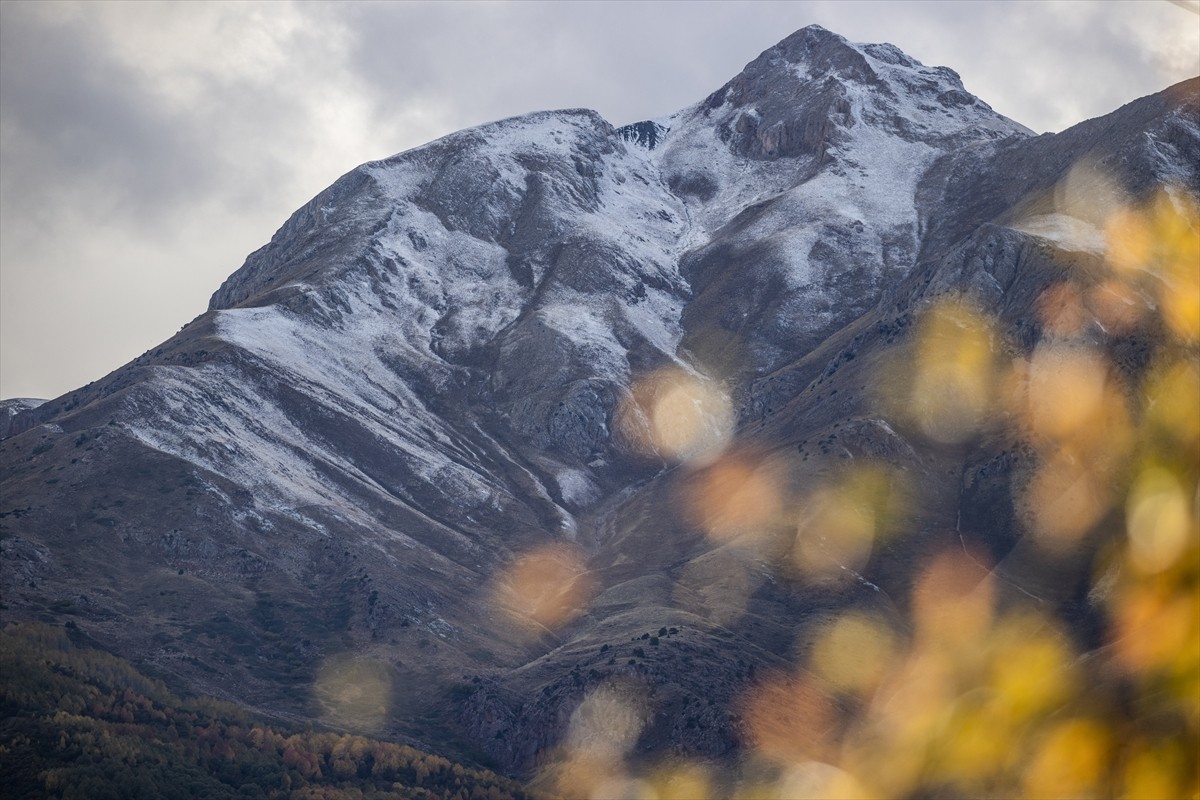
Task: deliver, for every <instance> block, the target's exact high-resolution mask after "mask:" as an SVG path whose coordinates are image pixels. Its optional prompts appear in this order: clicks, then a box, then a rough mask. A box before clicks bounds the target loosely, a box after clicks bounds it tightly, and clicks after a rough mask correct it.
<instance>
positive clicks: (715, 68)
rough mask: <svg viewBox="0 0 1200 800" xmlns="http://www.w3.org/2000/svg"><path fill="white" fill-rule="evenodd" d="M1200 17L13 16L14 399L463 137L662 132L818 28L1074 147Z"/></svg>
mask: <svg viewBox="0 0 1200 800" xmlns="http://www.w3.org/2000/svg"><path fill="white" fill-rule="evenodd" d="M1198 8H1200V2H1196V0H1177V1H1175V2H1172V1H1171V0H1135V1H1134V2H1087V1H1086V0H1070V1H1068V2H982V1H973V2H961V3H957V2H901V1H900V0H888V1H887V2H881V3H876V2H845V1H844V0H835V1H832V2H788V3H770V2H761V3H754V2H735V3H720V2H704V3H685V2H666V3H655V2H642V3H620V2H613V1H612V0H609V1H608V2H603V3H594V4H593V3H587V2H571V3H540V2H520V3H508V2H486V3H469V2H457V3H395V4H389V3H382V2H375V3H363V4H353V3H337V4H323V3H318V2H304V3H288V2H269V3H262V4H257V3H253V2H231V3H221V2H209V3H164V4H156V3H152V2H145V1H139V2H131V3H117V2H111V3H110V2H98V1H96V0H89V1H88V2H82V3H71V2H25V1H23V0H0V398H7V397H26V396H32V397H54V396H57V395H59V394H61V393H63V392H66V391H69V390H70V389H73V388H76V387H78V386H80V385H82V384H84V383H87V382H88V381H91V380H95V379H97V378H99V377H101V376H103V375H104V374H106V373H108V372H109V371H111V370H113V369H115V368H116V367H118V366H120V365H121V364H123V363H125V362H126V361H128V360H130V359H132V358H134V357H136V356H137V355H138V354H139V353H141V352H142V351H144V350H146V349H149V348H151V347H153V346H154V345H156V344H157V343H159V342H161V341H163V340H164V339H166V338H168V337H170V336H171V335H172V334H173V333H174V332H175V331H176V330H177V329H178V328H179V327H180V326H182V325H183V324H184V323H186V322H188V321H189V320H191V319H192V318H193V317H195V316H196V315H197V314H199V313H201V312H202V311H203V310H204V309H205V307H206V304H207V302H208V297H209V295H210V294H211V293H212V292H213V291H214V290H215V289H216V288H217V287H218V286H219V285H220V283H221V281H222V280H223V279H224V278H225V277H226V276H227V275H229V274H230V273H231V272H233V271H234V270H235V269H237V267H238V266H240V264H241V263H242V260H243V259H244V258H245V256H246V255H247V254H248V253H250V252H251V251H252V250H254V249H256V248H257V247H259V246H261V245H262V244H264V243H265V242H266V241H267V240H268V239H269V238H270V236H271V234H272V233H273V232H274V231H275V229H276V228H278V227H279V226H280V225H281V224H282V223H283V221H284V220H285V219H286V218H287V217H288V215H289V214H290V213H291V212H292V211H293V210H295V209H296V208H298V207H299V206H300V205H302V204H303V203H304V202H305V201H307V200H308V199H309V198H310V197H312V196H313V195H314V194H316V193H317V192H318V191H320V190H321V189H322V188H324V187H325V186H327V185H328V184H329V183H331V182H332V181H333V180H334V179H335V178H337V177H338V176H339V175H340V174H342V173H344V172H346V171H347V170H349V169H351V168H353V167H354V166H355V165H357V164H359V163H361V162H363V161H367V160H370V159H376V158H382V157H385V156H388V155H390V154H392V153H395V152H399V151H401V150H405V149H408V148H410V147H414V146H416V145H419V144H422V143H424V142H427V141H429V140H431V139H435V138H437V137H439V136H442V135H444V134H446V133H450V132H451V131H454V130H458V129H460V128H464V127H467V126H471V125H476V124H479V123H482V122H487V121H490V120H494V119H499V118H502V117H507V116H512V115H515V114H521V113H524V112H527V111H534V110H538V109H546V108H564V107H581V106H582V107H589V108H594V109H596V110H598V111H599V112H600V113H601V114H602V115H604V117H605V118H607V119H608V120H609V121H611V122H613V123H616V124H623V123H626V122H633V121H636V120H639V119H645V118H648V117H654V116H659V115H662V114H665V113H669V112H672V111H674V110H676V109H678V108H681V107H683V106H685V105H688V104H690V103H692V102H695V101H697V100H699V99H701V98H703V97H704V96H706V95H707V94H708V93H710V92H711V91H713V90H714V89H716V88H717V87H719V86H720V85H721V84H723V83H724V82H725V81H726V80H728V79H729V78H730V77H732V76H733V75H735V74H737V72H738V71H740V69H741V68H742V66H743V65H745V64H746V63H747V62H748V61H750V60H752V59H753V58H754V57H755V56H756V55H758V53H759V52H761V51H762V50H764V49H766V48H767V47H769V46H771V45H772V44H774V43H775V42H776V41H778V40H779V39H782V38H783V37H784V36H786V35H787V34H788V33H790V32H792V31H793V30H796V29H797V28H800V27H803V26H804V25H807V24H810V23H814V22H815V23H819V24H821V25H824V26H825V27H826V28H829V29H831V30H834V31H836V32H838V33H841V34H843V35H844V36H846V37H847V38H849V39H851V40H853V41H863V42H879V41H889V42H892V43H894V44H896V45H898V46H899V47H900V48H901V49H903V50H905V51H906V52H908V53H909V54H910V55H912V56H914V57H916V58H918V59H920V60H921V61H923V62H924V63H926V64H945V65H948V66H951V67H953V68H954V69H956V70H957V71H958V72H959V73H960V74H961V75H962V77H963V81H964V83H965V84H966V87H967V89H968V90H970V91H972V92H974V93H975V94H976V95H978V96H980V97H981V98H983V99H984V100H985V101H987V102H988V103H990V104H991V105H992V106H993V107H994V108H995V109H996V110H998V111H1000V112H1001V113H1004V114H1006V115H1008V116H1010V117H1012V118H1014V119H1016V120H1017V121H1019V122H1022V123H1024V124H1025V125H1027V126H1029V127H1031V128H1033V129H1035V130H1038V131H1043V130H1049V131H1056V130H1061V129H1063V128H1065V127H1068V126H1070V125H1072V124H1074V123H1076V122H1078V121H1080V120H1083V119H1086V118H1089V117H1093V116H1097V115H1099V114H1104V113H1107V112H1108V111H1111V110H1112V109H1114V108H1116V107H1117V106H1119V105H1121V104H1123V103H1126V102H1128V101H1130V100H1133V99H1135V98H1137V97H1140V96H1142V95H1146V94H1150V93H1152V92H1155V91H1158V90H1160V89H1162V88H1165V87H1166V86H1167V85H1169V84H1172V83H1175V82H1177V81H1180V80H1183V79H1185V78H1188V77H1192V76H1194V75H1196V74H1197V73H1200V24H1198V20H1200V16H1198V11H1197V9H1198Z"/></svg>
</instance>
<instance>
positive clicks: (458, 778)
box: [0, 624, 532, 800]
mask: <svg viewBox="0 0 1200 800" xmlns="http://www.w3.org/2000/svg"><path fill="white" fill-rule="evenodd" d="M72 632H73V631H72V630H71V629H70V628H56V627H49V626H46V625H41V624H21V625H17V624H10V625H8V626H7V627H6V628H4V629H3V631H0V676H2V677H0V785H3V786H4V795H5V797H7V798H11V800H19V799H20V798H44V797H49V798H63V799H64V800H69V799H70V798H79V799H80V800H84V799H85V798H86V800H104V798H187V797H195V798H246V799H247V800H249V798H284V797H286V798H330V799H331V800H332V798H384V797H387V798H413V800H417V799H418V798H419V799H421V800H426V799H431V798H464V799H466V798H487V800H500V799H501V798H514V799H515V798H528V797H531V796H532V795H531V794H530V793H529V792H527V791H526V790H524V789H523V788H522V787H521V786H520V785H519V784H517V783H515V782H513V781H511V780H509V779H507V778H503V777H500V776H498V775H494V774H492V773H490V772H485V771H481V770H476V769H468V768H465V767H462V766H459V765H457V764H452V763H451V762H449V761H447V760H446V759H444V758H439V757H437V756H432V755H428V754H426V753H422V752H420V751H417V750H414V749H413V748H411V747H406V746H404V745H398V744H394V743H390V742H381V741H376V740H373V739H367V738H364V737H362V736H349V735H342V734H337V733H330V732H325V731H314V730H311V729H309V730H289V729H285V728H282V727H280V726H279V725H278V724H267V723H265V722H264V721H262V720H260V719H256V718H254V717H253V716H251V715H249V714H247V713H246V712H245V711H243V710H241V709H239V708H237V707H236V706H233V705H230V704H227V703H223V702H220V701H217V700H213V699H211V698H195V699H183V698H179V697H176V696H175V695H173V694H172V693H171V692H170V691H169V690H168V689H167V688H166V686H165V685H163V684H162V683H161V682H159V681H157V680H154V679H151V678H148V677H146V676H144V675H142V674H141V673H139V672H138V671H137V670H136V669H134V667H133V666H132V665H130V664H129V663H128V662H126V661H123V660H121V659H119V658H116V657H115V656H112V655H110V654H108V653H105V652H102V651H99V650H95V649H91V648H88V647H84V646H80V645H78V644H76V643H75V642H73V641H72V636H71V634H72Z"/></svg>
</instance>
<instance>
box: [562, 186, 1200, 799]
mask: <svg viewBox="0 0 1200 800" xmlns="http://www.w3.org/2000/svg"><path fill="white" fill-rule="evenodd" d="M1097 187H1100V188H1103V190H1104V191H1100V189H1098V188H1097ZM1057 194H1058V195H1060V196H1059V197H1057V201H1058V202H1060V205H1061V207H1060V208H1058V210H1059V211H1060V212H1062V213H1064V214H1066V215H1068V216H1071V217H1072V218H1073V219H1075V220H1077V221H1078V222H1079V226H1078V227H1079V228H1080V229H1081V230H1084V231H1085V232H1086V231H1091V232H1094V234H1095V237H1094V238H1097V239H1099V240H1100V241H1102V242H1103V243H1104V250H1103V255H1101V254H1100V253H1098V252H1096V251H1095V250H1088V251H1087V252H1088V255H1086V256H1081V255H1080V251H1079V250H1078V249H1076V247H1075V243H1067V244H1068V246H1067V247H1066V249H1067V250H1070V251H1071V252H1070V254H1069V257H1065V258H1064V259H1062V266H1063V273H1062V275H1060V276H1059V277H1055V278H1052V281H1051V282H1050V283H1049V284H1048V285H1045V286H1043V288H1042V289H1041V291H1040V295H1039V296H1038V297H1036V299H1035V301H1034V303H1033V306H1032V310H1033V312H1034V314H1035V315H1036V318H1035V319H1032V320H1022V325H1031V326H1032V328H1033V330H1034V331H1036V336H1035V337H1034V340H1033V341H1032V343H1030V342H1029V340H1028V339H1026V340H1025V341H1026V343H1025V344H1024V345H1022V344H1019V343H1017V342H1015V341H1011V340H1010V339H1009V338H1008V334H1007V333H1006V331H1007V328H1006V323H1005V321H1004V320H1003V319H1001V318H1000V317H999V316H997V315H995V314H993V313H991V312H990V311H988V310H986V309H985V308H983V307H982V305H981V304H980V303H979V302H978V301H977V300H976V299H975V298H973V297H969V296H960V295H953V294H943V295H941V296H938V297H934V298H931V299H929V300H927V301H926V303H925V305H924V306H923V307H922V308H920V309H918V311H917V315H916V319H915V324H914V325H912V326H911V329H910V330H909V333H908V334H907V335H906V337H905V338H904V339H902V340H901V341H900V342H899V343H897V344H896V346H895V347H894V349H893V350H892V351H891V352H890V353H889V354H887V355H886V356H885V358H884V359H883V362H882V364H881V366H880V367H879V371H878V372H877V374H876V384H877V385H880V386H883V387H885V388H884V389H882V390H880V392H879V397H878V408H877V411H878V414H879V416H880V418H881V419H883V420H886V421H887V422H889V423H890V424H891V425H892V426H894V428H895V429H898V430H901V431H903V432H904V434H905V435H906V437H907V438H908V440H909V441H911V442H912V443H913V444H914V445H915V446H916V447H918V448H920V447H924V448H926V450H927V452H929V453H940V454H942V455H941V457H942V458H944V459H951V458H954V457H955V456H954V455H952V454H954V453H957V454H959V456H958V457H961V458H963V459H965V460H966V461H967V462H969V461H970V459H971V458H972V457H973V455H972V454H973V453H979V452H983V451H982V450H979V449H978V448H981V447H991V448H993V449H992V451H991V452H993V453H994V452H995V448H997V447H999V448H1001V449H1006V452H1007V453H1008V454H1009V456H1008V457H1010V458H1012V459H1013V463H1016V464H1018V467H1017V468H1016V470H1015V472H1014V479H1013V480H1012V482H1011V493H1012V497H1011V508H1012V509H1013V513H1014V514H1015V518H1014V519H1012V520H1011V523H1012V524H1013V525H1014V526H1015V527H1016V528H1018V529H1019V531H1020V534H1021V536H1020V537H1019V538H1020V541H1019V542H1018V546H1019V547H1020V548H1021V553H1022V555H1021V557H1020V558H1021V559H1023V560H1022V561H1021V563H1023V564H1026V565H1028V564H1036V565H1037V569H1038V570H1040V577H1039V578H1038V580H1046V576H1050V577H1049V580H1051V581H1054V580H1060V581H1070V580H1073V579H1072V578H1070V577H1069V576H1070V575H1072V574H1075V573H1079V574H1082V575H1083V576H1084V578H1085V581H1086V584H1087V585H1086V586H1085V587H1084V592H1083V593H1084V594H1086V597H1087V609H1086V610H1084V611H1080V609H1079V608H1078V607H1075V608H1073V609H1069V608H1067V607H1066V606H1056V603H1053V602H1050V603H1047V602H1044V601H1042V600H1040V599H1039V598H1037V597H1034V595H1033V594H1031V593H1030V592H1028V591H1026V590H1025V589H1024V588H1022V587H1020V586H1019V585H1017V584H1019V583H1020V581H1021V579H1022V578H1021V576H1020V575H1019V574H1012V575H1004V574H1003V572H1001V571H998V570H996V568H995V565H994V563H992V561H991V558H992V556H991V555H988V554H985V553H981V552H976V551H975V550H974V549H973V548H972V547H969V546H968V544H967V540H966V538H964V536H963V533H962V531H961V530H957V529H956V531H955V533H956V534H957V535H956V536H955V537H954V538H955V539H956V540H957V541H956V543H955V545H954V546H952V547H951V548H949V549H947V550H945V551H944V552H941V553H940V554H939V555H937V556H936V557H934V558H933V559H932V560H926V561H924V562H922V563H918V564H917V565H915V566H914V567H913V569H915V571H916V573H917V574H915V575H913V576H911V578H912V581H911V591H910V593H909V597H908V598H906V600H907V602H906V603H905V602H903V601H902V602H900V603H899V605H900V606H901V608H904V609H906V610H907V611H906V614H907V618H906V619H902V620H899V624H898V620H897V619H896V618H889V619H885V618H884V617H882V616H878V615H877V614H876V613H874V612H872V611H870V610H867V609H864V608H857V607H850V608H848V609H845V610H843V611H842V612H840V613H839V614H837V615H835V616H834V617H833V618H832V619H831V620H829V621H828V623H827V624H824V625H823V626H821V629H820V630H819V631H818V632H817V633H816V635H815V638H814V639H813V641H812V642H810V643H809V645H808V646H807V647H805V648H804V649H803V650H802V651H801V653H800V656H799V657H798V659H797V661H796V663H794V664H793V666H792V667H791V668H790V669H788V670H782V671H777V672H775V673H774V674H766V675H760V676H759V678H758V680H756V681H754V682H753V685H751V686H749V687H748V688H747V689H746V690H745V691H744V692H743V696H742V698H741V700H740V702H739V703H737V708H735V713H736V714H737V718H738V720H739V723H738V724H739V725H740V727H741V731H742V734H743V736H744V741H745V743H746V744H747V745H748V747H747V748H746V750H747V752H746V757H745V759H744V760H743V763H742V764H741V766H740V769H739V770H735V772H734V773H733V774H730V773H729V772H728V770H723V769H717V768H716V767H717V765H714V764H704V763H698V762H689V761H687V760H679V759H671V760H667V761H664V762H662V763H661V764H660V765H659V766H658V767H650V768H648V767H647V766H646V765H645V762H644V761H640V762H638V761H636V759H634V758H633V757H632V754H633V751H634V747H635V745H636V741H637V738H638V735H639V733H640V731H641V729H642V727H641V726H642V724H643V723H644V721H645V719H647V718H648V715H650V714H652V711H651V710H648V709H647V708H645V703H644V697H642V696H640V695H638V694H637V692H636V691H635V690H634V689H629V690H627V691H625V692H620V691H614V690H613V688H612V687H611V686H602V687H601V688H600V689H597V690H595V692H594V693H593V694H592V695H591V696H589V697H588V698H587V699H586V700H585V701H584V703H583V705H581V706H580V709H586V711H587V713H586V714H585V713H582V712H579V713H577V715H576V716H575V717H573V718H572V721H571V735H570V736H569V737H568V742H567V746H566V747H565V748H564V752H563V755H562V758H561V760H560V761H559V762H557V763H556V764H553V765H551V767H550V768H549V769H547V770H546V771H545V773H544V774H543V776H541V777H540V779H539V780H540V781H542V782H544V783H545V785H547V786H549V787H552V788H553V789H554V790H556V791H558V792H561V793H563V794H565V795H568V796H584V797H596V798H600V797H632V798H645V799H646V800H657V799H661V798H669V797H692V798H703V797H724V796H736V797H745V798H768V797H775V798H820V799H821V800H828V799H830V798H899V797H1001V798H1018V797H1025V798H1066V797H1073V798H1098V797H1121V798H1160V799H1163V800H1165V799H1167V798H1200V766H1198V762H1200V756H1198V754H1200V529H1198V521H1200V484H1198V479H1200V211H1198V208H1200V207H1198V205H1197V203H1196V201H1195V200H1194V199H1193V198H1191V197H1190V196H1189V195H1187V194H1186V193H1184V192H1182V191H1179V190H1174V189H1172V190H1170V191H1160V192H1158V193H1157V194H1155V195H1154V196H1152V197H1150V198H1148V199H1144V200H1143V201H1140V202H1135V201H1133V200H1131V199H1130V198H1128V197H1125V196H1123V195H1121V194H1120V192H1119V190H1118V189H1116V187H1115V183H1114V182H1113V181H1109V180H1104V179H1103V176H1102V175H1100V176H1098V175H1097V174H1096V172H1095V168H1094V167H1092V166H1091V165H1086V164H1085V165H1082V166H1081V167H1080V168H1079V169H1076V170H1073V171H1072V173H1071V175H1069V176H1068V178H1067V179H1066V180H1065V181H1064V183H1063V186H1061V187H1060V191H1058V192H1057ZM1089 235H1090V234H1089ZM1043 252H1052V250H1044V251H1043ZM1048 274H1051V275H1053V270H1051V271H1049V272H1048ZM1063 275H1065V277H1063ZM690 380H691V382H689V381H682V380H680V381H676V382H674V383H672V384H671V385H670V386H671V391H672V392H673V393H674V394H672V395H671V397H672V402H673V403H675V404H676V405H678V406H679V407H680V408H682V409H684V410H686V411H687V412H688V414H686V415H683V416H685V417H686V420H685V421H686V422H687V424H679V425H676V426H674V427H669V426H665V425H663V424H659V425H658V427H669V430H670V432H671V436H672V437H673V438H672V440H671V446H670V447H669V448H666V447H664V446H662V445H661V443H657V440H656V439H655V435H654V430H655V424H656V423H655V414H659V415H660V416H662V415H663V414H665V412H662V406H661V405H655V403H656V402H657V400H658V397H659V395H661V394H662V387H661V384H662V382H663V378H662V376H661V374H656V375H654V376H651V379H648V380H647V381H646V382H645V383H644V385H642V388H641V392H642V394H641V395H637V396H635V400H636V401H637V402H636V405H637V407H638V408H639V409H642V410H643V413H642V414H641V415H640V416H637V417H636V420H637V421H639V423H640V428H638V430H642V431H649V433H645V434H643V436H642V441H650V442H652V443H656V447H651V446H646V447H645V449H646V450H647V451H648V452H649V451H652V450H655V451H657V452H659V453H664V452H665V453H667V455H668V456H671V455H672V454H675V453H690V452H693V451H702V452H703V453H704V458H703V459H702V460H701V461H699V462H687V460H686V459H685V458H680V457H673V458H668V459H667V460H668V461H670V460H675V461H683V462H684V463H683V464H682V466H681V469H682V470H683V473H684V475H683V477H682V479H681V481H682V482H683V484H684V486H685V490H684V491H683V493H682V497H683V503H684V506H683V512H684V515H685V517H686V518H687V519H688V521H689V522H690V523H691V524H692V526H693V527H694V528H695V529H696V530H697V531H698V532H699V533H703V534H705V535H707V536H708V537H710V539H712V540H713V542H714V543H715V544H717V545H719V546H731V545H735V546H738V547H741V548H746V549H749V550H751V551H755V552H757V553H762V554H764V555H763V557H764V558H765V557H767V555H766V554H767V552H768V551H767V549H766V548H764V547H763V546H762V544H761V543H762V542H763V541H765V538H766V532H767V531H771V530H774V531H778V530H779V529H780V528H781V527H782V528H784V529H789V530H791V531H793V532H794V533H793V534H792V535H793V536H794V539H792V540H791V541H793V544H792V546H791V547H790V558H786V559H783V560H781V561H779V562H778V563H776V564H775V565H774V568H776V569H778V570H782V571H783V572H784V573H785V574H787V573H790V574H791V575H793V576H798V577H799V580H801V581H802V582H803V583H804V584H805V585H809V586H819V585H821V584H822V583H823V582H825V581H828V580H833V579H836V580H844V576H845V575H846V574H848V573H849V574H855V573H854V571H855V570H858V569H864V568H866V567H867V562H868V560H869V558H870V557H871V554H872V552H873V551H874V550H875V549H876V548H877V546H878V544H879V542H880V541H883V540H886V539H889V538H890V537H894V536H898V535H901V534H902V533H903V531H904V528H905V526H906V524H907V521H908V519H909V516H910V513H911V512H912V511H913V508H912V502H913V500H912V498H913V497H914V496H915V495H916V494H917V493H919V490H920V488H921V487H919V486H914V485H913V482H912V481H913V479H912V478H911V477H909V478H906V477H905V473H904V470H903V469H899V468H896V467H895V466H893V465H888V464H882V463H866V462H864V461H861V460H857V459H854V458H850V459H849V462H848V463H847V462H844V461H843V462H839V463H838V464H836V465H832V466H831V467H830V468H829V469H826V470H825V471H824V474H823V476H822V477H820V478H819V479H817V480H816V482H814V481H813V480H812V479H809V480H807V481H802V482H800V483H801V484H802V485H797V482H796V481H794V480H792V479H791V478H790V477H789V474H788V469H789V468H788V465H787V464H786V463H783V462H778V463H777V462H776V461H773V460H772V457H771V456H770V454H767V453H763V452H759V451H755V450H753V449H750V448H751V445H749V444H747V443H743V442H736V441H730V442H729V443H727V444H726V443H722V442H724V439H723V438H721V439H720V441H717V442H716V443H715V444H714V441H710V440H711V439H712V438H713V437H708V438H705V437H704V434H703V433H702V432H703V430H704V427H705V426H704V425H703V424H700V423H698V422H696V420H697V419H701V418H702V417H703V416H704V415H703V414H701V413H700V412H699V411H697V409H700V410H704V409H707V408H710V407H718V406H720V407H721V408H724V405H723V404H721V403H717V402H715V401H713V400H712V396H713V393H714V391H716V389H714V387H715V384H712V383H706V384H703V390H702V391H701V389H697V388H696V387H697V386H700V385H701V384H700V383H698V382H697V381H696V380H693V379H690ZM645 386H650V387H652V389H653V391H651V390H650V389H646V388H645ZM688 392H691V393H692V394H693V395H694V398H693V399H692V400H689V401H687V402H683V401H680V400H679V396H680V395H686V394H687V393H688ZM635 394H636V393H635ZM672 413H674V412H672ZM666 416H670V414H666ZM646 419H649V420H650V422H646V421H645V420H646ZM723 430H724V429H722V431H723ZM724 436H725V434H724V433H722V437H724ZM689 437H696V438H697V439H698V440H699V441H698V442H697V443H695V444H693V443H692V441H691V439H690V438H689ZM631 438H633V437H631ZM947 454H951V455H947ZM960 502H961V501H960ZM960 521H961V518H960ZM1000 522H1001V523H1003V522H1004V521H1000ZM1015 538H1017V537H1014V539H1015ZM755 548H757V550H755ZM1056 576H1058V577H1056ZM719 579H721V576H719V575H715V574H714V575H708V574H706V575H704V576H703V577H702V582H703V583H705V584H708V585H713V584H715V583H717V582H718V580H719ZM725 583H726V584H728V583H729V581H728V580H725ZM734 583H735V584H736V581H735V582H734ZM730 585H733V584H730ZM751 590H752V587H749V586H748V587H745V591H746V592H747V593H748V592H749V591H751ZM1072 591H1075V592H1076V593H1077V594H1078V591H1077V590H1072ZM609 723H611V724H609ZM605 731H606V732H607V733H606V734H605V733H603V732H605ZM614 731H617V732H619V733H618V734H614V733H613V732H614ZM606 736H607V738H606ZM614 737H615V738H614Z"/></svg>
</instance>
